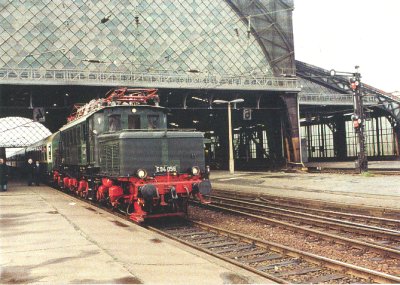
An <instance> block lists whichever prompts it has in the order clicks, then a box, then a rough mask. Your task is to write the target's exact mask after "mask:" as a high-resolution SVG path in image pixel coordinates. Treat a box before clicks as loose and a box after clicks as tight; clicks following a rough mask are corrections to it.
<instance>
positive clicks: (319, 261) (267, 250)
mask: <svg viewBox="0 0 400 285" xmlns="http://www.w3.org/2000/svg"><path fill="white" fill-rule="evenodd" d="M60 192H61V193H62V194H64V195H68V196H69V197H73V198H75V199H77V200H81V201H84V202H86V203H87V204H89V205H90V206H89V207H86V208H87V209H88V210H90V211H93V208H91V207H96V208H99V209H102V210H104V211H107V212H108V213H111V214H114V215H116V216H118V217H120V218H123V219H125V220H126V221H129V222H132V223H134V222H133V221H132V220H130V219H129V218H128V217H127V216H126V215H123V214H121V213H119V212H114V211H112V210H111V209H109V208H106V207H104V206H101V205H99V204H96V203H93V202H91V201H88V200H86V199H83V198H80V197H76V196H74V195H72V194H70V193H66V192H62V191H60ZM163 221H164V223H163V224H153V225H149V224H147V225H143V226H144V227H146V228H147V229H149V230H151V231H154V232H157V233H159V234H161V235H163V236H166V237H168V238H171V239H173V240H175V241H178V242H181V243H183V244H185V245H187V246H190V247H192V248H194V249H197V250H200V251H202V252H205V253H208V254H210V255H212V256H214V257H217V258H219V259H222V260H224V261H226V262H229V263H232V264H235V265H237V266H239V267H241V268H243V269H246V270H249V271H251V272H253V273H256V274H258V275H260V276H263V277H265V278H268V279H271V280H273V281H275V282H277V283H282V284H288V283H342V284H344V283H349V284H350V283H359V284H370V283H384V284H387V283H400V277H397V276H393V275H389V274H385V273H381V272H378V271H374V270H369V269H366V268H362V267H358V266H355V265H351V264H347V263H343V262H340V261H336V260H333V259H329V258H326V257H322V256H318V255H315V254H311V253H307V252H303V251H300V250H296V249H294V248H290V247H287V246H284V245H281V244H278V243H273V242H267V241H264V240H261V239H257V238H253V237H249V236H246V235H242V234H239V233H235V232H232V231H229V230H224V229H221V228H217V227H213V226H211V225H207V224H205V223H200V222H193V221H188V220H184V219H180V220H179V222H178V223H177V222H176V220H172V219H164V220H163Z"/></svg>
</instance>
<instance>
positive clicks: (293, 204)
mask: <svg viewBox="0 0 400 285" xmlns="http://www.w3.org/2000/svg"><path fill="white" fill-rule="evenodd" d="M213 193H214V194H218V195H221V196H224V197H230V198H240V199H243V200H251V201H254V200H261V201H265V202H268V203H269V204H271V205H277V206H279V207H287V208H290V209H293V208H296V209H299V208H304V209H305V210H306V211H311V210H315V211H318V210H322V211H326V212H332V214H333V213H339V214H340V213H351V215H352V216H354V217H353V218H355V217H356V216H357V215H359V216H360V217H362V216H368V217H377V218H384V219H389V220H395V221H399V220H400V211H398V210H395V209H387V208H377V207H371V206H360V205H356V204H339V203H335V202H326V201H322V200H320V201H318V200H310V199H300V198H287V197H281V196H274V195H267V194H259V193H258V194H257V193H243V192H241V191H226V190H221V189H214V190H213Z"/></svg>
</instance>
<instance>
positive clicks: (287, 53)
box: [226, 0, 296, 76]
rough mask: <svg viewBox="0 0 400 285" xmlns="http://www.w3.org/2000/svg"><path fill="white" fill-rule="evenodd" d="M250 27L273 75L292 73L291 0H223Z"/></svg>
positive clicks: (293, 60) (293, 69)
mask: <svg viewBox="0 0 400 285" xmlns="http://www.w3.org/2000/svg"><path fill="white" fill-rule="evenodd" d="M226 1H227V3H228V4H229V5H230V6H231V7H232V8H233V9H234V10H235V11H236V12H237V13H238V15H239V17H240V19H241V20H242V21H243V22H244V23H245V24H246V25H249V21H250V25H249V26H250V27H251V30H250V31H251V34H252V35H253V36H255V37H256V39H257V41H258V43H259V44H260V46H261V48H262V50H263V52H264V54H265V57H266V58H267V60H268V62H269V64H270V66H271V68H272V70H273V73H274V75H275V76H282V74H284V75H294V74H295V68H296V66H295V59H294V41H293V23H292V11H293V7H294V5H293V0H252V1H248V0H226Z"/></svg>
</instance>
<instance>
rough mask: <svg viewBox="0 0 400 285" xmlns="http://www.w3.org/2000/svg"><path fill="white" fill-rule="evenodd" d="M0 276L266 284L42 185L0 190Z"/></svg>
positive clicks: (9, 279) (13, 279)
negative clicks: (5, 190)
mask: <svg viewBox="0 0 400 285" xmlns="http://www.w3.org/2000/svg"><path fill="white" fill-rule="evenodd" d="M0 266H1V269H0V270H1V271H0V275H1V276H0V277H1V280H0V283H1V284H16V283H19V284H21V283H23V284H27V283H47V284H60V283H63V284H65V283H74V284H99V283H102V284H122V283H123V284H141V283H143V284H228V283H235V284H238V283H271V282H270V281H268V280H266V279H263V278H261V277H258V276H255V275H253V274H252V273H249V272H247V271H243V270H242V269H239V268H238V267H236V266H234V265H231V264H227V263H225V262H223V261H221V260H218V259H216V258H213V257H211V256H208V255H206V254H203V253H201V252H198V251H195V250H193V249H190V248H188V247H186V246H184V245H181V244H179V243H177V242H174V241H171V240H169V239H167V238H164V237H162V236H160V235H158V234H156V233H153V232H150V231H148V230H146V229H144V228H142V227H139V226H138V225H135V224H132V223H130V222H128V221H126V220H123V219H121V218H118V217H116V216H114V215H112V214H110V213H108V212H105V211H102V210H100V209H97V208H95V207H93V206H91V205H89V204H86V203H85V202H83V201H79V200H77V199H74V198H72V197H69V196H67V195H66V194H63V193H61V192H59V191H56V190H54V189H51V188H49V187H47V186H43V187H42V186H39V187H38V186H31V187H28V186H25V185H24V184H16V183H10V184H9V190H8V191H7V192H0Z"/></svg>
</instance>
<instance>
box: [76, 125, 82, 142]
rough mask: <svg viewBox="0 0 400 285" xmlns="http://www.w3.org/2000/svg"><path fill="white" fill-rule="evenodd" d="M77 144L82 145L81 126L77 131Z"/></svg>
mask: <svg viewBox="0 0 400 285" xmlns="http://www.w3.org/2000/svg"><path fill="white" fill-rule="evenodd" d="M76 143H77V144H80V143H81V126H78V127H77V131H76Z"/></svg>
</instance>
